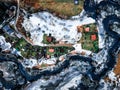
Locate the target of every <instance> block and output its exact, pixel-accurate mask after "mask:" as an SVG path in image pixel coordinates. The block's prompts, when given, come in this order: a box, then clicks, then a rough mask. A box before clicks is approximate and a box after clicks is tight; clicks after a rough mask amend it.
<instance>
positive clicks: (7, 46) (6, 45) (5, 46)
mask: <svg viewBox="0 0 120 90" xmlns="http://www.w3.org/2000/svg"><path fill="white" fill-rule="evenodd" d="M0 47H1V48H2V51H6V50H10V48H11V44H10V43H7V42H6V41H5V38H4V37H3V36H0Z"/></svg>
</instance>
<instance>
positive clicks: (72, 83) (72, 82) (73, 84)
mask: <svg viewBox="0 0 120 90" xmlns="http://www.w3.org/2000/svg"><path fill="white" fill-rule="evenodd" d="M81 79H82V74H80V75H78V76H75V77H74V78H73V79H72V80H70V81H69V82H68V83H67V84H65V85H64V86H63V87H61V88H60V90H69V88H70V87H77V86H78V84H79V83H80V82H81ZM77 82H78V83H77Z"/></svg>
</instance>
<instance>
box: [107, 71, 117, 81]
mask: <svg viewBox="0 0 120 90" xmlns="http://www.w3.org/2000/svg"><path fill="white" fill-rule="evenodd" d="M108 77H109V79H111V80H112V81H116V76H115V73H114V72H113V71H111V72H109V74H108Z"/></svg>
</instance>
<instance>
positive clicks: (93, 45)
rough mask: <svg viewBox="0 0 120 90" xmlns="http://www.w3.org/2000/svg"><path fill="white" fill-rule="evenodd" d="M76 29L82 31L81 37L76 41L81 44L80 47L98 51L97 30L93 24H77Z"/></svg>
mask: <svg viewBox="0 0 120 90" xmlns="http://www.w3.org/2000/svg"><path fill="white" fill-rule="evenodd" d="M78 31H79V32H82V38H81V40H80V41H78V43H81V44H82V48H83V49H85V50H90V51H92V52H98V50H99V48H98V35H97V34H98V31H97V27H96V25H95V24H89V25H83V26H78Z"/></svg>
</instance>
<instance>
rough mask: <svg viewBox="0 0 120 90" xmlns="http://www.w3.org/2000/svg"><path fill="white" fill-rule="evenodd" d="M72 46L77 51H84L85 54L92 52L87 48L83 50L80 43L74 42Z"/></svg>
mask: <svg viewBox="0 0 120 90" xmlns="http://www.w3.org/2000/svg"><path fill="white" fill-rule="evenodd" d="M73 47H74V48H75V51H76V52H77V53H82V52H85V54H86V55H90V54H91V53H92V52H91V51H89V50H84V49H82V46H81V44H75V45H73Z"/></svg>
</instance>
